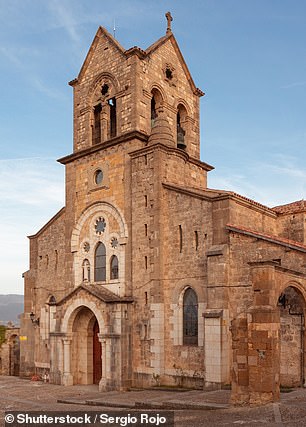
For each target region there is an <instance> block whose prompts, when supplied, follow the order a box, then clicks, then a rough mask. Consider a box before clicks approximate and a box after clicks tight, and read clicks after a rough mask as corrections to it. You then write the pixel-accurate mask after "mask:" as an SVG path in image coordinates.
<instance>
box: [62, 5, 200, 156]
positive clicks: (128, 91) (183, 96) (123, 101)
mask: <svg viewBox="0 0 306 427" xmlns="http://www.w3.org/2000/svg"><path fill="white" fill-rule="evenodd" d="M166 18H167V29H166V34H165V36H163V37H161V38H160V39H159V40H157V41H156V42H155V43H153V44H152V45H151V46H150V47H148V48H147V49H146V50H143V49H141V48H139V47H137V46H134V47H132V48H130V49H127V50H125V49H124V48H123V47H122V46H121V45H120V44H119V43H118V41H117V40H115V39H114V38H113V37H112V35H111V34H109V33H108V32H107V31H106V30H105V29H104V28H102V27H100V28H99V29H98V31H97V33H96V36H95V38H94V40H93V42H92V45H91V47H90V49H89V52H88V54H87V57H86V59H85V62H84V64H83V66H82V68H81V71H80V73H79V75H78V77H77V78H76V79H74V80H73V81H71V82H70V85H71V86H72V87H73V88H74V152H79V151H82V150H84V149H88V148H90V147H94V146H95V147H98V146H99V147H101V148H103V144H105V143H107V142H109V141H111V140H114V139H116V138H118V137H120V136H122V137H123V136H124V135H127V134H128V133H130V132H133V131H138V132H141V133H143V134H145V135H147V136H148V137H149V136H150V134H151V132H152V128H153V127H154V124H155V121H156V118H157V116H158V114H159V109H160V108H162V110H163V113H164V115H165V117H166V119H167V121H168V123H169V126H170V129H171V132H172V134H173V139H174V145H173V147H174V148H178V149H180V150H183V151H185V152H186V153H188V155H189V156H191V157H193V158H195V159H199V155H200V154H199V153H200V148H199V146H200V137H199V98H200V97H201V96H202V95H204V93H203V92H202V91H201V90H200V89H198V88H196V86H195V84H194V82H193V80H192V77H191V75H190V72H189V70H188V68H187V65H186V63H185V60H184V58H183V56H182V53H181V51H180V49H179V46H178V44H177V42H176V39H175V37H174V35H173V33H172V28H171V23H172V16H171V14H170V12H167V13H166Z"/></svg>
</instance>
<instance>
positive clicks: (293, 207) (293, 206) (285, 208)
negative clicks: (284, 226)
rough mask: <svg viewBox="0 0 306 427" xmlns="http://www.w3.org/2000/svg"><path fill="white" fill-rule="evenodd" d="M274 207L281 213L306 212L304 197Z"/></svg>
mask: <svg viewBox="0 0 306 427" xmlns="http://www.w3.org/2000/svg"><path fill="white" fill-rule="evenodd" d="M272 209H273V210H274V211H275V212H277V213H279V214H291V213H298V212H306V202H305V200H304V199H303V200H297V201H295V202H292V203H287V204H286V205H280V206H275V207H274V208H272Z"/></svg>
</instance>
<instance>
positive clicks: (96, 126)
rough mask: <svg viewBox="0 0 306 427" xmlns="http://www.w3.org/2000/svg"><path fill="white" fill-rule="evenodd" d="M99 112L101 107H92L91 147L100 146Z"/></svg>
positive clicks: (99, 105)
mask: <svg viewBox="0 0 306 427" xmlns="http://www.w3.org/2000/svg"><path fill="white" fill-rule="evenodd" d="M101 112H102V106H101V104H98V105H96V106H95V107H94V123H93V131H92V139H93V141H92V142H93V145H95V144H100V142H101Z"/></svg>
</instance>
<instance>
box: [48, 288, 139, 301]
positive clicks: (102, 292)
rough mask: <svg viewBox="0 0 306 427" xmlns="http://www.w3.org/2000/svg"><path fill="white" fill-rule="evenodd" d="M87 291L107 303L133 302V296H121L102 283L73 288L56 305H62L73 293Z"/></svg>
mask: <svg viewBox="0 0 306 427" xmlns="http://www.w3.org/2000/svg"><path fill="white" fill-rule="evenodd" d="M82 290H83V291H85V292H86V293H89V294H91V295H94V296H95V297H96V298H98V299H99V300H100V301H103V302H105V303H127V302H133V298H132V297H119V296H118V295H116V294H114V293H113V292H111V291H110V290H109V289H106V288H104V287H103V286H100V285H83V284H82V285H80V286H78V287H77V288H75V289H73V291H72V292H70V293H69V294H68V295H66V296H65V297H64V298H62V299H61V300H60V301H59V302H58V303H57V304H56V305H62V304H64V303H65V302H66V301H68V300H69V299H70V298H72V297H73V295H75V294H77V293H79V292H81V291H82Z"/></svg>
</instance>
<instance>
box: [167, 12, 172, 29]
mask: <svg viewBox="0 0 306 427" xmlns="http://www.w3.org/2000/svg"><path fill="white" fill-rule="evenodd" d="M165 17H166V18H167V31H166V33H171V32H172V30H171V21H173V18H172V16H171V13H170V12H167V13H166V14H165Z"/></svg>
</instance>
